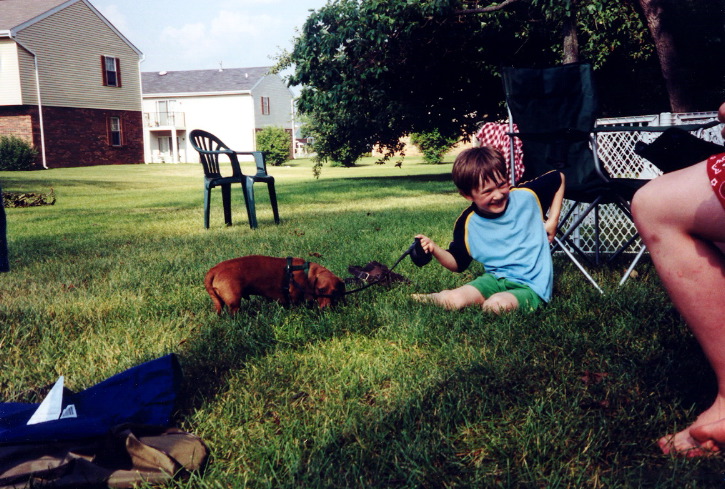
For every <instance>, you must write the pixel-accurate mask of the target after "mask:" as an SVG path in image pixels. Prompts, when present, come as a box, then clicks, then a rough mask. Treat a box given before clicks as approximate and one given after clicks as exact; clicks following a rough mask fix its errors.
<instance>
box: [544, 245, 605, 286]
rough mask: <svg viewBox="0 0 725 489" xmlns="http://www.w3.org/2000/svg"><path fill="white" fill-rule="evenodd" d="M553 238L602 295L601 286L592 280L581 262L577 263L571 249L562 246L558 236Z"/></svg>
mask: <svg viewBox="0 0 725 489" xmlns="http://www.w3.org/2000/svg"><path fill="white" fill-rule="evenodd" d="M554 240H555V242H556V244H557V245H559V248H561V250H562V251H563V252H564V253H566V256H568V257H569V259H570V260H571V261H572V262H573V263H574V265H576V267H577V268H578V269H579V271H580V272H581V273H582V274H584V276H585V277H586V278H587V280H589V282H591V284H592V285H593V286H594V288H595V289H597V290H598V291H599V293H600V294H602V295H604V291H603V290H602V288H601V287H599V284H597V281H596V280H594V278H592V276H591V275H589V273H587V271H586V270H585V269H584V267H583V266H582V264H581V263H579V261H578V260H577V259H576V258H575V257H574V255H573V254H572V253H571V251H569V250H568V249H567V248H566V246H564V243H563V242H562V241H561V240H560V239H559V238H554Z"/></svg>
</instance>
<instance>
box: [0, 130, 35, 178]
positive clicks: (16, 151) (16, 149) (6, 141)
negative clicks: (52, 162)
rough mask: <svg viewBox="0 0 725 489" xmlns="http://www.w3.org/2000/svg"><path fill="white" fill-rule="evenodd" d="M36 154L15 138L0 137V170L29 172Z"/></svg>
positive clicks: (23, 141)
mask: <svg viewBox="0 0 725 489" xmlns="http://www.w3.org/2000/svg"><path fill="white" fill-rule="evenodd" d="M37 156H38V152H37V151H36V150H35V148H33V146H32V145H31V144H30V143H29V142H27V141H26V140H24V139H21V138H19V137H17V136H0V170H30V169H32V167H33V165H34V163H35V158H36V157H37Z"/></svg>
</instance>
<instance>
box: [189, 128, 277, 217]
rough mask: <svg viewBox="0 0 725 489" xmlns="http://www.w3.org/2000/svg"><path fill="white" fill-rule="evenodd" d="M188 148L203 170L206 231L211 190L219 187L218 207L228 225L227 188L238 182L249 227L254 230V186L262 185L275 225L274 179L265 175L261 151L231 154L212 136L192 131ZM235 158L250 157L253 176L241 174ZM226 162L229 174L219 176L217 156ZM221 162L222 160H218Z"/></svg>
mask: <svg viewBox="0 0 725 489" xmlns="http://www.w3.org/2000/svg"><path fill="white" fill-rule="evenodd" d="M189 138H190V140H191V145H192V147H193V148H194V149H195V150H196V151H197V152H198V153H199V161H200V162H201V165H202V167H203V169H204V227H205V228H209V214H210V207H211V190H212V189H213V188H215V187H221V190H222V204H223V207H224V222H225V223H226V224H227V225H228V226H230V225H231V224H232V211H231V186H232V184H233V183H240V184H241V185H242V190H243V192H244V203H245V206H246V208H247V217H248V219H249V227H251V228H252V229H254V228H256V227H257V213H256V203H255V198H254V183H255V182H263V183H266V184H267V188H268V190H269V200H270V203H271V204H272V212H273V214H274V222H275V223H276V224H279V211H278V209H277V193H276V190H275V187H274V177H273V176H271V175H269V174H268V173H267V165H266V162H265V159H264V153H262V152H261V151H246V152H245V151H234V150H232V149H230V148H229V146H227V145H226V144H224V143H223V142H222V140H221V139H219V138H218V137H216V136H214V135H213V134H211V133H209V132H206V131H202V130H200V129H194V130H193V131H191V133H190V134H189ZM238 155H249V156H252V157H253V158H254V161H255V165H256V173H255V174H254V175H244V174H243V173H242V170H241V167H240V165H239V159H238V157H237V156H238ZM222 156H223V157H224V158H226V159H228V160H229V162H230V163H231V166H232V174H231V175H229V176H223V175H222V173H221V167H220V157H222ZM222 161H224V160H222Z"/></svg>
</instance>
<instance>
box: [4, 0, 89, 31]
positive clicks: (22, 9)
mask: <svg viewBox="0 0 725 489" xmlns="http://www.w3.org/2000/svg"><path fill="white" fill-rule="evenodd" d="M75 1H77V0H70V1H69V0H0V30H3V31H12V30H13V29H15V28H16V27H19V26H21V25H22V24H25V23H26V22H29V21H31V20H34V19H35V18H37V17H40V18H42V17H44V16H45V15H44V14H47V13H49V12H52V11H54V10H55V9H57V8H58V7H60V6H62V5H63V4H64V3H69V4H70V3H73V2H75Z"/></svg>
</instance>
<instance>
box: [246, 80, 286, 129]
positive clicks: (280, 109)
mask: <svg viewBox="0 0 725 489" xmlns="http://www.w3.org/2000/svg"><path fill="white" fill-rule="evenodd" d="M252 97H253V98H254V118H255V120H256V121H257V127H258V128H262V127H267V126H276V127H283V128H285V129H291V128H292V121H291V120H290V107H291V103H292V93H291V92H290V90H289V88H287V85H285V84H284V82H283V81H282V79H281V78H280V77H279V76H275V75H267V76H265V77H264V78H262V79H261V80H260V81H259V83H257V85H256V86H255V87H254V88H253V89H252ZM262 97H269V109H270V113H269V115H267V114H265V115H262Z"/></svg>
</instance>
